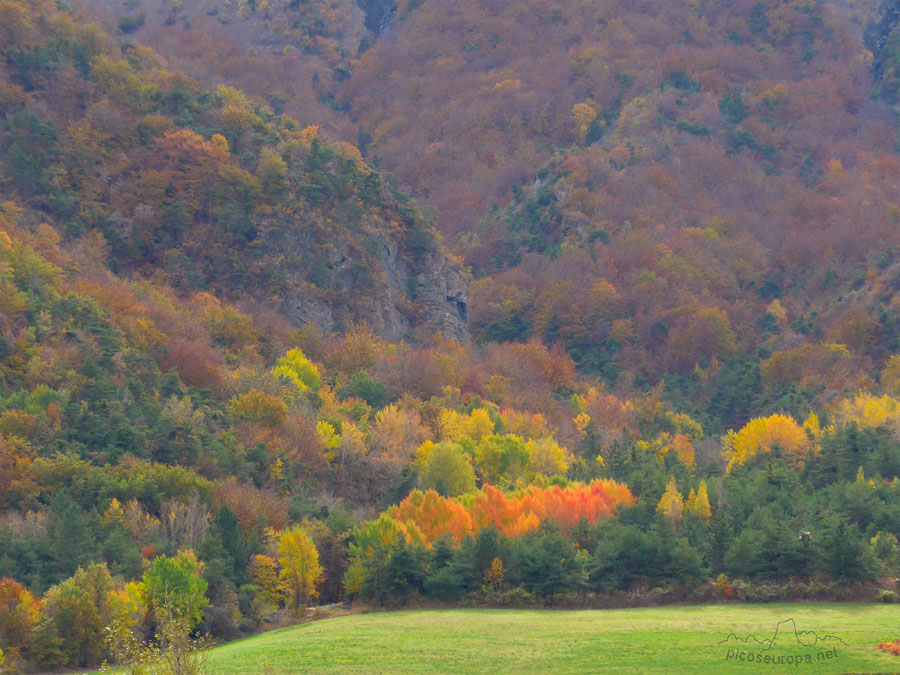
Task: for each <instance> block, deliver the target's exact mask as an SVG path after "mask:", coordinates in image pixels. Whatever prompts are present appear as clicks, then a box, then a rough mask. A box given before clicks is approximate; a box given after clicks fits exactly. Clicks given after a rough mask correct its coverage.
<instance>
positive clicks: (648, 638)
mask: <svg viewBox="0 0 900 675" xmlns="http://www.w3.org/2000/svg"><path fill="white" fill-rule="evenodd" d="M790 619H794V623H791V622H790V621H789V620H790ZM794 625H796V628H797V630H799V631H801V634H800V640H801V643H802V644H798V642H797V638H796V637H795V633H794V631H793V626H794ZM776 626H778V627H779V630H778V638H777V639H776V640H775V643H774V645H773V646H772V647H771V649H769V650H765V651H764V647H765V644H764V645H762V646H759V645H755V644H753V640H752V638H751V639H749V640H747V636H748V634H754V635H755V636H756V638H757V639H758V640H764V639H766V638H771V637H772V635H773V634H774V633H775V632H776ZM802 631H815V634H813V633H804V632H802ZM730 634H734V636H733V637H732V638H731V639H730V640H729V641H728V642H726V643H725V644H718V643H720V642H721V641H723V640H726V639H727V638H728V637H729V635H730ZM896 637H900V606H891V605H844V604H775V605H741V606H700V607H663V608H652V609H622V610H598V611H528V610H522V611H517V610H441V611H425V610H423V611H403V612H388V613H374V614H360V615H353V616H344V617H338V618H333V619H327V620H323V621H317V622H313V623H308V624H304V625H302V626H296V627H293V628H285V629H282V630H277V631H272V632H270V633H265V634H263V635H258V636H256V637H252V638H248V639H245V640H241V641H238V642H234V643H231V644H228V645H224V646H222V647H218V648H216V649H214V650H213V651H212V652H211V653H210V655H209V667H210V671H211V672H214V673H226V674H227V673H241V674H243V673H262V672H274V673H301V672H310V671H313V672H315V671H318V672H364V671H365V672H383V673H384V672H434V673H485V672H506V673H526V672H529V673H531V672H557V673H558V672H592V673H597V672H599V673H766V672H771V673H782V672H785V673H786V672H799V673H816V674H817V675H818V674H820V673H821V674H827V673H892V672H898V671H900V657H894V656H890V655H888V654H884V653H882V652H880V651H878V650H877V648H876V645H877V644H878V643H879V642H882V641H887V640H889V639H893V638H896ZM817 638H818V641H817ZM838 638H839V639H840V641H839V640H838ZM745 640H746V642H744V641H745ZM816 641H817V642H816ZM814 642H816V644H812V643H814ZM729 650H730V651H729ZM741 654H743V656H744V659H745V660H744V661H743V662H742V661H740V660H739V658H740V655H741ZM767 656H768V658H769V662H766V660H765V659H766V657H767ZM748 658H753V662H752V663H750V662H748V661H747V660H746V659H748ZM757 658H759V659H761V661H757V660H756V659H757Z"/></svg>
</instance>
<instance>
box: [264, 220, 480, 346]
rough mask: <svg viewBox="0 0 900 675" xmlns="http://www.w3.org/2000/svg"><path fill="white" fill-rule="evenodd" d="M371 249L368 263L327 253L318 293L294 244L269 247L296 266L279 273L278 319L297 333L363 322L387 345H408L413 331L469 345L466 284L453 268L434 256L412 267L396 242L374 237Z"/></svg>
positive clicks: (352, 254) (340, 252)
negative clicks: (305, 328) (406, 340)
mask: <svg viewBox="0 0 900 675" xmlns="http://www.w3.org/2000/svg"><path fill="white" fill-rule="evenodd" d="M376 241H377V249H378V251H377V254H376V255H375V256H373V257H369V256H360V255H358V253H359V252H358V251H354V250H352V249H351V247H347V246H345V247H340V248H334V249H332V252H331V255H330V256H329V260H328V261H327V263H326V267H327V269H328V270H329V272H328V277H327V280H326V281H325V282H324V283H320V284H318V285H316V284H313V283H310V281H309V270H308V268H307V267H308V263H304V262H303V260H304V247H303V244H302V243H301V242H300V241H299V240H295V241H294V242H293V243H288V242H283V241H282V242H280V243H278V244H274V243H271V242H270V246H277V247H278V248H280V249H281V250H282V251H284V253H287V254H288V258H289V259H291V260H293V261H294V262H293V263H291V264H289V265H287V266H286V267H285V270H286V272H287V274H286V277H287V279H286V283H285V288H284V293H283V295H282V302H281V308H280V309H281V311H282V312H283V313H284V315H285V316H287V317H288V318H289V319H290V320H291V321H292V322H293V323H294V324H296V325H297V326H298V327H300V326H304V325H309V324H312V325H314V326H316V327H317V328H319V329H320V330H323V331H326V332H328V331H335V330H338V331H339V330H341V329H343V328H346V326H347V325H348V324H349V322H353V321H355V322H359V321H365V322H366V323H368V324H369V325H370V326H371V327H372V328H373V330H375V331H376V332H377V333H378V334H380V335H382V336H383V337H385V338H388V339H390V340H399V339H404V338H408V337H410V335H411V334H412V333H413V331H415V330H416V329H419V328H425V329H426V330H433V331H440V332H441V333H443V334H444V335H445V336H446V337H449V338H452V339H454V340H459V341H464V340H467V339H468V337H469V329H468V302H469V299H468V281H467V279H466V277H465V276H464V275H463V273H462V272H461V270H460V269H459V268H458V266H457V265H455V264H454V263H453V262H452V261H450V260H449V259H448V258H447V257H446V256H445V255H444V254H443V253H442V252H440V251H434V252H431V253H429V254H428V255H427V256H426V257H425V259H424V261H419V262H418V263H415V264H414V263H413V262H412V261H411V260H410V259H409V258H408V257H407V256H405V255H404V254H403V252H402V251H401V250H400V248H399V247H398V244H397V242H396V241H395V240H394V239H392V238H389V237H388V236H386V235H380V236H378V238H377V240H376ZM368 248H369V249H372V248H373V244H372V240H370V243H369V247H368ZM270 250H273V249H272V248H270ZM373 261H374V262H373ZM323 286H326V287H325V288H323Z"/></svg>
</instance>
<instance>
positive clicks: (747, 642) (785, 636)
mask: <svg viewBox="0 0 900 675" xmlns="http://www.w3.org/2000/svg"><path fill="white" fill-rule="evenodd" d="M735 643H740V644H742V645H744V646H756V647H760V648H761V649H760V651H768V650H770V649H772V647H774V646H775V645H776V644H778V646H780V647H834V646H837V645H838V644H842V645H844V646H845V647H846V646H847V643H846V642H844V641H843V640H842V639H841V638H839V637H838V636H837V635H831V634H826V635H819V634H818V633H817V632H816V631H814V630H797V622H796V621H794V619H785V620H784V621H779V622H778V623H777V624H775V632H774V633H772V637H767V638H765V639H762V640H761V639H759V638H758V637H756V635H754V634H753V633H748V634H747V635H744V636H741V635H737V634H735V633H729V634H728V637H726V638H725V639H724V640H722V641H720V642H718V643H717V644H718V645H719V646H722V645H730V644H735Z"/></svg>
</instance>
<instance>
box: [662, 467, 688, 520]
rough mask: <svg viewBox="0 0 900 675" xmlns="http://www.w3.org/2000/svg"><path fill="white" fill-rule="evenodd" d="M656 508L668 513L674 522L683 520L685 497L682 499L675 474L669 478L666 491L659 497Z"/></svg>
mask: <svg viewBox="0 0 900 675" xmlns="http://www.w3.org/2000/svg"><path fill="white" fill-rule="evenodd" d="M656 510H657V511H661V512H662V513H664V514H666V516H667V517H668V518H669V519H670V520H671V521H672V522H673V523H678V522H679V521H680V520H681V513H682V511H683V510H684V499H682V497H681V493H680V492H679V491H678V485H676V484H675V477H674V476H673V477H671V478H669V483H668V484H667V485H666V491H665V492H663V494H662V497H660V498H659V503H658V504H657V505H656Z"/></svg>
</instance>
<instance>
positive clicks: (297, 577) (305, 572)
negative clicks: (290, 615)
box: [278, 527, 322, 611]
mask: <svg viewBox="0 0 900 675" xmlns="http://www.w3.org/2000/svg"><path fill="white" fill-rule="evenodd" d="M278 562H279V564H280V565H281V572H280V574H279V575H278V576H279V578H280V579H281V580H282V582H283V583H284V591H285V593H286V595H287V597H288V601H289V602H290V605H291V607H293V609H294V610H295V611H296V610H298V609H300V608H301V607H306V605H308V604H309V603H310V601H312V600H315V599H316V598H317V597H318V596H319V593H318V591H317V590H316V586H317V585H318V584H319V582H320V581H321V580H322V566H321V565H319V552H318V551H317V550H316V546H315V544H313V541H312V539H311V538H310V536H309V535H308V534H306V532H305V531H304V530H303V528H300V527H293V528H291V529H290V530H286V531H285V532H284V533H283V534H282V535H281V537H280V538H279V540H278Z"/></svg>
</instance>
